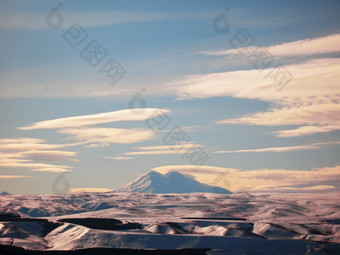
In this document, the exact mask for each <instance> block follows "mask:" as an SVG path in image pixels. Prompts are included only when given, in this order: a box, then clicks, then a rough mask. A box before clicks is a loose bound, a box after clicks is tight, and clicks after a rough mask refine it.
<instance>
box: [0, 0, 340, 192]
mask: <svg viewBox="0 0 340 255" xmlns="http://www.w3.org/2000/svg"><path fill="white" fill-rule="evenodd" d="M54 8H57V9H54ZM339 9H340V2H339V1H324V2H322V3H320V2H319V1H299V2H298V3H296V2H295V1H285V2H280V3H279V2H277V3H273V2H272V1H257V2H255V1H242V2H241V1H185V2H183V1H140V2H135V1H99V2H93V1H68V2H66V1H65V2H62V1H59V2H57V1H0V38H1V39H0V57H1V61H0V109H1V111H0V119H1V122H0V123H1V124H0V171H1V172H0V187H1V189H0V190H6V191H8V192H11V193H14V194H37V193H54V192H58V191H59V192H61V191H60V190H61V188H60V187H59V186H58V188H57V190H56V188H55V186H53V182H54V180H56V178H57V177H58V176H59V177H60V178H61V177H62V178H63V179H65V180H67V183H69V185H70V188H71V189H70V192H76V191H79V190H80V189H83V190H102V191H105V190H107V189H113V188H118V187H120V186H122V185H124V184H126V183H128V182H130V181H132V180H134V179H135V178H137V177H139V176H140V175H141V174H144V173H146V172H148V171H150V170H151V169H157V170H158V171H160V172H167V171H172V170H176V171H182V172H183V173H186V174H190V175H192V176H193V177H194V178H196V179H197V180H199V181H202V182H205V183H208V184H213V185H218V186H222V187H225V188H228V189H230V190H231V191H244V190H247V191H283V192H287V191H294V192H299V191H308V192H309V191H327V192H328V191H335V190H339V189H340V185H339V184H340V183H339V181H340V167H339V166H338V165H339V146H340V137H339V135H340V119H339V116H340V114H339V113H340V108H339V101H340V90H339V81H340V79H339V78H340V77H339V67H340V61H339V57H340V46H339V45H340V43H339V42H340V34H339V30H340V20H339V18H338V13H339ZM55 15H59V16H55ZM58 17H59V19H60V18H61V23H60V24H59V25H58V24H57V23H56V22H57V21H58ZM223 21H224V22H225V23H223ZM49 22H50V23H49ZM51 24H52V25H51ZM53 24H56V25H55V26H53ZM75 24H78V25H75ZM214 24H215V25H214ZM216 24H217V25H216ZM223 28H225V30H223ZM216 30H218V31H220V30H221V31H222V30H223V31H222V32H220V33H218V32H216ZM77 33H80V34H77ZM77 36H80V37H77ZM82 36H83V37H82ZM76 37H77V38H78V39H79V38H83V40H82V41H81V42H77V41H76V39H77V38H76ZM65 38H66V39H65ZM67 38H68V39H67ZM67 40H68V42H67ZM72 40H73V41H72ZM79 40H80V39H79ZM93 40H95V41H96V42H97V43H99V45H101V50H102V52H106V55H104V54H102V55H101V56H103V59H102V60H101V61H97V62H98V64H97V65H96V66H94V67H92V66H91V65H90V64H89V63H88V62H87V61H86V60H85V59H84V56H88V57H90V59H91V60H89V61H95V60H94V59H95V56H93V55H89V54H90V53H89V52H88V51H86V49H87V48H86V47H87V46H88V45H90V46H91V44H90V43H91V42H92V41H93ZM69 43H71V44H73V45H74V46H75V47H74V48H73V47H71V46H70V44H69ZM76 43H78V44H76ZM90 46H89V47H90ZM258 52H262V53H263V54H265V56H266V57H267V58H266V59H264V60H263V59H262V60H261V61H263V62H251V60H252V59H254V56H259V55H256V53H258ZM86 54H87V55H86ZM266 54H267V55H266ZM261 56H263V55H261ZM85 58H86V57H85ZM111 59H114V60H115V61H117V62H118V63H119V65H120V67H119V68H120V71H121V72H122V73H123V76H122V77H118V76H117V77H116V82H115V84H114V85H112V84H110V79H109V77H108V76H107V75H106V73H104V72H103V68H105V65H106V63H108V62H109V61H110V60H111ZM266 61H267V62H266ZM97 62H96V63H97ZM91 63H92V64H93V63H94V62H91ZM96 63H95V64H96ZM252 63H253V64H252ZM254 63H255V64H256V63H257V64H259V63H260V64H259V65H261V63H262V64H263V65H262V67H261V68H260V69H256V68H254ZM279 67H281V68H283V69H280V70H286V71H287V73H286V75H288V76H286V77H288V78H287V80H286V82H284V83H283V82H281V81H280V80H279V78H277V77H279V76H275V74H276V72H277V70H279V69H278V68H279ZM124 70H125V71H124ZM281 74H282V73H281ZM118 78H119V79H118ZM117 80H118V81H117ZM134 108H141V109H134ZM162 116H163V117H164V118H166V119H167V120H168V121H169V123H168V125H166V126H165V127H164V129H163V130H159V131H157V132H155V131H154V130H153V129H152V128H150V123H153V124H154V125H155V123H157V121H159V120H160V118H161V117H162ZM154 127H155V126H154ZM174 127H179V128H180V130H182V131H183V133H182V134H181V135H182V136H185V137H186V139H184V140H183V141H181V140H178V141H177V143H176V144H174V145H169V144H167V142H166V141H168V140H166V137H168V138H169V132H171V130H172V129H173V128H174ZM171 134H172V133H171ZM164 140H165V141H164ZM193 152H200V153H201V156H202V161H201V162H196V163H195V162H193V161H190V155H191V156H192V155H193V154H190V153H193ZM183 155H186V156H183ZM196 156H197V154H196ZM58 185H59V184H58ZM60 185H62V184H60ZM53 187H54V188H53ZM89 188H91V189H89Z"/></svg>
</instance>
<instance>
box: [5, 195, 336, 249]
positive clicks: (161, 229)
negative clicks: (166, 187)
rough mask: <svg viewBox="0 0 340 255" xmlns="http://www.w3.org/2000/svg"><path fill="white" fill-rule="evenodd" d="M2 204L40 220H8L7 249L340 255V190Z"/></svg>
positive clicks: (29, 199) (13, 198)
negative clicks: (339, 191) (323, 192)
mask: <svg viewBox="0 0 340 255" xmlns="http://www.w3.org/2000/svg"><path fill="white" fill-rule="evenodd" d="M0 201H1V202H0V212H2V213H11V214H19V215H20V216H21V218H31V217H34V218H33V219H34V220H30V221H27V220H26V221H22V220H18V219H5V218H4V217H3V218H2V220H1V219H0V244H1V245H12V246H18V247H23V248H25V249H29V250H74V249H83V248H95V247H111V248H113V247H114V248H131V249H143V250H146V249H158V250H159V249H184V248H208V249H209V251H207V253H206V254H340V211H339V208H340V206H339V205H340V203H339V202H340V197H339V194H338V193H332V194H287V193H285V194H279V193H278V194H248V193H235V194H213V193H191V194H148V193H118V192H107V193H78V194H65V195H33V196H24V195H10V196H9V195H6V196H0ZM41 218H43V219H45V221H42V220H41ZM39 219H40V220H39ZM46 220H48V221H46ZM0 249H1V248H0ZM0 254H6V253H1V252H0ZM136 254H137V253H136ZM178 254H180V253H178ZM197 254H198V253H197Z"/></svg>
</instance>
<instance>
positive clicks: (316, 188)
mask: <svg viewBox="0 0 340 255" xmlns="http://www.w3.org/2000/svg"><path fill="white" fill-rule="evenodd" d="M335 188H336V187H334V186H332V185H317V186H311V187H277V186H269V185H263V186H258V187H255V188H253V189H251V190H250V191H252V192H317V191H324V190H327V191H329V190H332V189H335Z"/></svg>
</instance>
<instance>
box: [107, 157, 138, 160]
mask: <svg viewBox="0 0 340 255" xmlns="http://www.w3.org/2000/svg"><path fill="white" fill-rule="evenodd" d="M102 158H106V159H114V160H130V159H133V158H132V157H102Z"/></svg>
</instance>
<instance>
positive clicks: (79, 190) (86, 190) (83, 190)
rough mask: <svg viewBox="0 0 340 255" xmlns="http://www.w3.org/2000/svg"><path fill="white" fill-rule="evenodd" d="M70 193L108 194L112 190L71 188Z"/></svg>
mask: <svg viewBox="0 0 340 255" xmlns="http://www.w3.org/2000/svg"><path fill="white" fill-rule="evenodd" d="M70 191H71V192H72V193H80V192H109V191H112V189H106V188H72V189H70Z"/></svg>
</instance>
